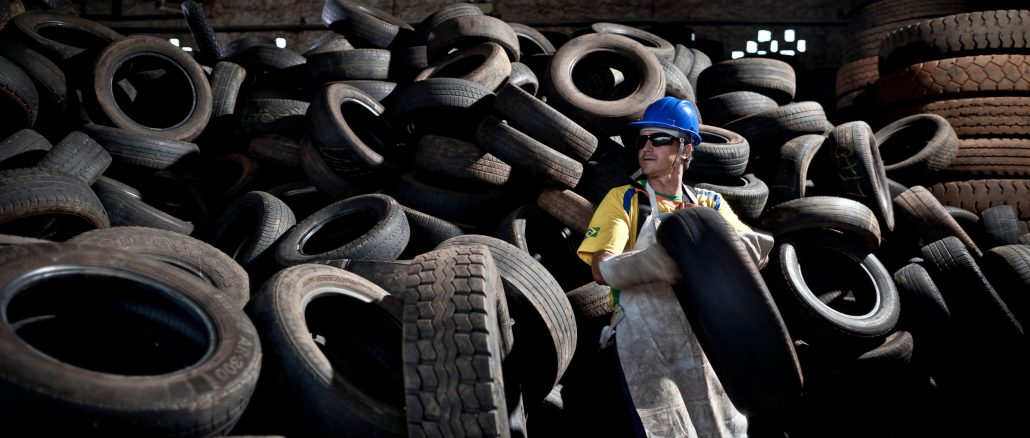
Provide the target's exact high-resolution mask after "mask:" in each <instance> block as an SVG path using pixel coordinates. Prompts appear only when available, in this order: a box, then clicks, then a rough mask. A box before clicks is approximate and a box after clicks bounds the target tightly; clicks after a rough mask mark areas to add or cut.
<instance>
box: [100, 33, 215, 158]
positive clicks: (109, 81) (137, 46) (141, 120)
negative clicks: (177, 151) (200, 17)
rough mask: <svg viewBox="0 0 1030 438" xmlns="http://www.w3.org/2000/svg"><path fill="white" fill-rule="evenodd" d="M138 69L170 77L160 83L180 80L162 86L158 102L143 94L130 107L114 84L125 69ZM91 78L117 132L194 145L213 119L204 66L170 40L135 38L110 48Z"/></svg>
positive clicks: (101, 106)
mask: <svg viewBox="0 0 1030 438" xmlns="http://www.w3.org/2000/svg"><path fill="white" fill-rule="evenodd" d="M137 63H138V64H139V65H137ZM134 67H135V68H140V69H146V68H150V69H157V68H163V69H164V70H165V71H166V72H168V73H166V75H165V77H162V81H165V80H169V78H173V79H176V80H175V81H174V82H171V81H169V82H162V86H161V88H162V90H161V94H160V96H162V99H161V100H160V101H154V100H145V99H141V98H143V97H145V95H146V94H147V93H141V94H140V95H139V96H137V98H136V99H135V101H133V102H132V103H131V104H129V105H128V107H127V106H126V104H125V102H124V101H121V100H119V99H118V98H117V97H116V95H115V84H116V82H118V79H117V78H118V77H120V74H121V73H120V72H121V70H122V69H129V70H131V69H132V68H134ZM93 76H94V79H93V91H94V93H95V97H96V100H97V104H98V106H99V109H100V111H101V112H102V114H103V116H104V117H106V118H107V120H110V121H111V123H113V124H114V126H116V127H119V128H122V129H125V130H127V131H130V132H138V133H141V134H146V135H152V136H156V137H161V138H167V139H170V140H181V141H190V140H193V139H194V138H197V136H199V135H200V133H201V132H202V131H203V130H204V128H205V127H207V123H208V121H209V120H210V119H211V113H212V110H213V103H212V102H213V95H212V93H211V85H210V83H209V82H208V79H207V76H205V75H204V71H203V70H202V69H201V68H200V64H197V62H196V61H194V60H193V58H191V57H190V56H189V55H187V54H186V52H183V51H182V50H181V49H179V48H178V47H175V46H173V45H172V44H171V43H169V42H168V41H167V40H164V39H161V38H156V37H150V36H131V37H127V38H125V39H122V40H119V41H117V42H115V43H112V44H110V45H109V46H107V47H106V48H104V50H102V51H101V52H100V53H99V54H98V55H97V59H96V64H95V67H94V69H93ZM170 88H172V89H170ZM155 91H156V90H155ZM140 101H142V102H140Z"/></svg>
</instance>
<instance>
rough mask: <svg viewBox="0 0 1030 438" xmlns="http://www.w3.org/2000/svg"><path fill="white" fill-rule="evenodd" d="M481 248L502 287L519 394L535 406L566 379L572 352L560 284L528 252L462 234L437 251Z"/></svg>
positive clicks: (572, 325)
mask: <svg viewBox="0 0 1030 438" xmlns="http://www.w3.org/2000/svg"><path fill="white" fill-rule="evenodd" d="M472 245H482V246H485V247H486V248H487V249H488V250H489V251H490V254H491V255H492V257H493V260H494V263H495V264H496V266H497V269H498V273H499V275H500V276H501V281H502V284H503V286H504V293H505V296H506V298H507V302H508V311H509V312H510V314H511V318H512V319H513V320H514V321H515V325H513V326H512V331H513V333H512V334H513V336H514V338H515V339H516V340H521V341H519V342H516V343H515V349H516V350H515V354H516V355H517V356H518V357H519V358H521V360H522V361H523V362H522V363H521V365H520V366H521V381H522V391H523V393H524V396H525V397H526V401H527V402H528V403H530V404H533V403H536V402H539V401H541V400H543V399H544V397H546V396H547V393H548V392H549V391H550V390H551V388H553V387H554V385H555V384H556V383H558V381H559V380H560V379H561V378H562V376H563V375H564V374H565V370H566V369H567V368H568V366H569V362H571V361H572V356H573V354H574V353H575V351H576V337H577V328H576V320H575V317H574V315H573V313H572V307H571V305H570V304H569V300H568V298H566V296H565V292H564V290H562V288H561V285H559V284H558V282H557V281H556V280H555V279H554V277H553V276H552V275H551V274H550V272H548V271H547V269H546V268H544V266H543V265H541V264H540V262H538V261H536V260H535V259H534V258H533V257H532V256H531V255H530V254H529V253H528V252H526V251H523V250H521V249H519V248H518V247H516V246H514V245H512V244H510V243H508V242H505V241H503V240H500V239H497V238H494V237H490V236H484V235H475V234H467V235H464V236H458V237H454V238H451V239H448V240H446V241H444V242H443V243H441V244H440V245H439V246H438V247H437V249H444V248H455V247H461V246H472Z"/></svg>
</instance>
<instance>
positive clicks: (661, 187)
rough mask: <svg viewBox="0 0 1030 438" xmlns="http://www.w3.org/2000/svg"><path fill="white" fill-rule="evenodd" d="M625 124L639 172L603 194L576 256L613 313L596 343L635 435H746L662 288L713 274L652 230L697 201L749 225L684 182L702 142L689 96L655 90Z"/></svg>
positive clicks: (740, 227)
mask: <svg viewBox="0 0 1030 438" xmlns="http://www.w3.org/2000/svg"><path fill="white" fill-rule="evenodd" d="M629 128H630V130H631V132H633V133H635V134H637V135H636V136H635V137H634V138H635V141H634V142H633V144H632V145H631V144H627V145H626V146H627V147H634V146H635V147H636V148H637V160H638V162H639V164H640V173H642V176H643V178H641V179H639V180H637V181H634V182H633V183H632V184H629V185H624V186H621V187H616V188H614V189H612V190H611V191H609V192H608V194H607V196H605V198H604V200H602V201H601V203H600V204H599V205H598V208H597V210H596V211H595V213H594V216H593V218H592V219H591V221H590V226H589V228H588V229H587V233H586V237H585V238H584V239H583V243H582V244H581V245H580V247H579V250H578V255H579V257H580V258H581V259H582V260H583V261H585V262H587V263H589V264H590V266H591V272H592V274H593V277H594V280H595V281H596V282H597V283H598V284H608V285H611V286H612V289H611V291H612V296H611V299H612V304H613V307H614V308H615V309H616V311H615V314H614V315H613V317H612V324H611V326H610V327H606V328H605V331H604V333H603V334H602V346H603V347H606V346H614V345H617V346H618V347H617V348H611V349H610V350H613V351H614V352H615V354H617V357H618V364H619V367H618V369H619V371H620V373H619V374H620V376H621V377H623V379H622V381H621V382H620V384H621V386H622V389H623V392H628V396H629V397H628V398H629V399H631V403H629V404H630V405H632V407H633V408H632V409H630V412H631V414H633V413H635V414H636V415H631V416H632V417H633V418H632V420H631V421H632V423H633V429H634V434H635V435H637V436H643V435H647V436H677V437H680V436H688V437H696V436H701V437H713V436H715V437H723V436H746V434H747V419H746V418H745V417H744V415H742V414H741V413H740V412H739V411H738V410H737V409H736V408H735V407H734V406H733V403H732V402H731V401H730V400H729V398H728V397H727V395H726V392H725V391H724V390H723V388H722V385H721V383H720V382H719V379H718V378H717V377H716V375H715V373H714V371H713V370H712V367H711V365H710V364H709V362H708V359H707V358H706V357H705V355H704V352H703V351H702V350H701V346H700V344H699V343H698V341H697V338H696V336H695V335H694V333H693V331H692V330H691V328H690V324H689V323H688V321H687V320H686V316H685V314H684V312H683V310H682V308H681V307H680V304H679V301H678V300H677V299H676V296H675V294H674V293H673V291H672V288H671V286H670V284H671V283H675V282H677V279H678V278H680V277H679V276H680V275H713V274H717V273H709V272H705V273H686V272H683V273H680V272H679V269H678V268H676V265H675V263H673V262H672V261H671V259H670V258H669V257H668V254H665V253H664V250H662V249H661V245H657V244H656V238H655V236H656V231H657V229H658V224H659V223H660V222H661V220H662V217H663V216H664V215H666V214H669V213H671V212H673V211H675V210H678V209H681V208H686V207H696V206H700V207H707V208H712V209H715V210H718V212H719V213H720V215H721V217H722V218H723V219H725V220H726V222H727V223H728V224H729V226H730V228H732V229H733V230H734V231H735V232H737V234H738V235H753V234H754V233H753V232H752V231H751V228H750V227H748V226H747V225H745V224H744V223H743V222H741V221H740V219H738V218H737V215H736V214H735V213H734V212H733V210H732V209H731V208H730V206H729V204H728V203H726V202H724V201H723V199H722V197H721V196H720V195H719V194H718V193H716V192H713V191H710V190H702V189H692V188H690V187H688V186H686V185H685V184H683V173H684V171H685V170H686V168H687V166H689V164H690V160H691V155H692V153H693V148H694V146H695V145H697V144H699V143H700V142H701V135H700V132H699V128H700V123H699V121H698V116H697V109H696V107H694V105H693V104H692V103H690V102H689V101H686V100H679V99H676V98H673V97H665V98H662V99H660V100H658V101H656V102H654V103H652V104H651V105H650V106H649V107H648V108H647V109H646V110H645V112H644V115H643V117H642V118H641V120H640V121H637V122H633V123H630V126H629ZM745 246H747V245H745ZM753 246H754V245H753ZM760 247H761V245H759V248H760ZM751 252H752V253H754V254H762V253H763V252H762V251H761V250H760V249H752V250H751ZM765 252H768V251H765ZM755 259H756V261H757V260H760V259H761V257H757V256H756V257H755Z"/></svg>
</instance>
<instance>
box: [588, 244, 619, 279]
mask: <svg viewBox="0 0 1030 438" xmlns="http://www.w3.org/2000/svg"><path fill="white" fill-rule="evenodd" d="M612 257H615V253H613V252H611V251H607V250H603V249H602V250H600V251H597V252H595V253H594V258H593V259H591V260H590V273H591V274H592V275H593V276H594V282H595V283H597V284H600V285H602V286H605V285H607V284H608V282H606V281H604V277H603V276H602V275H601V262H603V261H605V260H608V259H610V258H612Z"/></svg>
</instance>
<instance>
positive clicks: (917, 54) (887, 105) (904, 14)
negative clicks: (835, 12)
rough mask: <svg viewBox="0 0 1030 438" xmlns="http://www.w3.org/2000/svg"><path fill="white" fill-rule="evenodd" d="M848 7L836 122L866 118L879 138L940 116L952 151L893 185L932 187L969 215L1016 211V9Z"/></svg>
mask: <svg viewBox="0 0 1030 438" xmlns="http://www.w3.org/2000/svg"><path fill="white" fill-rule="evenodd" d="M851 6H852V8H851V13H850V14H849V17H850V23H849V31H850V32H851V33H852V35H854V37H855V38H852V39H849V40H848V43H847V45H846V47H844V51H843V57H844V58H843V62H844V64H843V65H842V66H841V68H840V70H839V71H838V73H837V97H838V101H837V109H838V111H839V116H840V119H841V120H864V121H868V122H869V123H870V124H871V125H872V126H873V127H874V128H876V129H877V130H878V132H879V131H883V135H880V134H879V133H878V136H879V137H883V136H890V135H893V133H894V132H895V131H897V130H898V129H899V128H900V127H901V126H908V125H911V124H913V123H916V124H923V125H927V126H929V125H931V124H933V123H938V122H939V120H927V121H923V122H914V121H913V120H904V121H902V120H900V119H902V118H904V117H906V116H913V115H917V114H935V115H938V116H941V117H943V118H944V119H945V120H946V121H947V123H949V124H950V125H951V126H952V128H953V129H954V131H955V133H956V134H957V135H958V137H959V143H960V146H959V149H958V152H957V153H956V155H955V156H952V157H947V156H944V157H938V159H937V163H935V164H934V167H933V168H932V169H929V170H928V171H927V172H924V173H922V174H920V175H916V176H915V177H914V178H913V175H907V176H908V179H907V180H904V181H902V180H900V179H898V182H901V183H902V184H903V185H913V184H922V185H925V186H927V187H931V191H932V192H933V193H934V194H935V195H936V196H937V197H938V199H940V200H941V201H942V202H944V203H945V204H946V205H947V206H950V207H958V208H962V209H965V210H967V211H970V212H972V213H973V214H975V215H981V214H982V213H983V211H984V210H985V209H986V208H989V207H993V206H998V205H1002V204H1011V205H1016V206H1017V207H1018V204H1019V202H1018V201H1019V200H1020V199H1022V198H1025V197H1026V194H1027V193H1026V191H1027V189H1026V187H1025V185H1026V184H1025V181H1022V180H1023V179H1024V177H1025V176H1026V173H1027V171H1026V166H1027V163H1025V155H1026V148H1027V145H1026V144H1025V141H1024V140H1025V138H1026V132H1025V131H1026V130H1025V122H1024V120H1023V119H1025V118H1026V102H1024V101H1023V100H1022V99H1023V97H1022V95H1023V94H1025V88H1026V87H1025V82H1026V80H1025V70H1026V69H1025V66H1024V65H1023V59H1022V53H1023V52H1024V51H1025V47H1024V46H1025V45H1026V34H1027V11H1026V10H1025V9H1005V8H1019V7H1021V6H1020V4H1019V3H1018V2H1009V1H1004V0H1001V1H985V2H967V1H946V2H939V1H933V2H930V1H923V0H904V1H896V2H888V1H871V2H870V1H861V2H852V5H851ZM887 125H890V126H887ZM930 129H931V130H932V128H930ZM894 142H895V143H899V142H900V143H904V142H906V140H900V141H899V140H898V139H895V141H894ZM898 147H900V146H896V148H898ZM897 154H898V152H896V151H894V152H891V155H897ZM908 156H911V154H909V155H908ZM908 156H906V157H902V158H908ZM895 158H896V157H888V159H887V160H888V161H893V160H894V159H895ZM888 164H889V165H891V164H897V163H893V162H891V163H888ZM892 178H893V176H892ZM895 179H897V178H895ZM973 193H976V195H974V194H973ZM1028 217H1030V212H1027V211H1025V209H1023V208H1020V209H1019V218H1020V221H1021V222H1022V223H1021V224H1020V227H1021V229H1022V230H1024V231H1026V230H1028V228H1027V226H1026V223H1025V222H1026V220H1027V218H1028Z"/></svg>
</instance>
